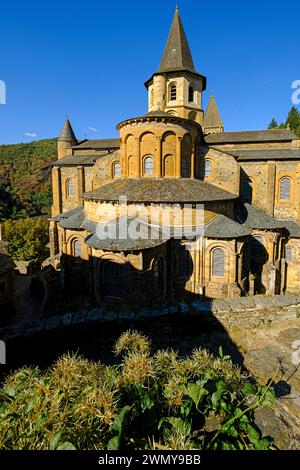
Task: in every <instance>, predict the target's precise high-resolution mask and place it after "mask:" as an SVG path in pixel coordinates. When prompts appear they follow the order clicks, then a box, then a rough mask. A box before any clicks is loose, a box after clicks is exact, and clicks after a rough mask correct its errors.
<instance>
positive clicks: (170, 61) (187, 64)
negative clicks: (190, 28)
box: [158, 8, 196, 73]
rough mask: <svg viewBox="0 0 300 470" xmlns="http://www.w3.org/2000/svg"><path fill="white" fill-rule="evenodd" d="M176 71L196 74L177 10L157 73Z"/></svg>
mask: <svg viewBox="0 0 300 470" xmlns="http://www.w3.org/2000/svg"><path fill="white" fill-rule="evenodd" d="M177 70H187V71H189V72H193V73H196V71H195V67H194V63H193V58H192V54H191V51H190V46H189V43H188V40H187V38H186V34H185V32H184V28H183V24H182V21H181V18H180V15H179V10H178V8H176V11H175V15H174V18H173V23H172V26H171V30H170V33H169V37H168V40H167V43H166V46H165V50H164V53H163V56H162V60H161V63H160V66H159V69H158V73H162V72H170V71H177Z"/></svg>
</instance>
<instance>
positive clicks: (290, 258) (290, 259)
mask: <svg viewBox="0 0 300 470" xmlns="http://www.w3.org/2000/svg"><path fill="white" fill-rule="evenodd" d="M285 261H286V263H287V264H292V262H293V250H292V248H291V247H290V246H287V247H286V248H285Z"/></svg>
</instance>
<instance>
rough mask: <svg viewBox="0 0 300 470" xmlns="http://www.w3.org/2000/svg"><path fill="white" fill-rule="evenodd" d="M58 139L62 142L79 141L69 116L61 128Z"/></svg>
mask: <svg viewBox="0 0 300 470" xmlns="http://www.w3.org/2000/svg"><path fill="white" fill-rule="evenodd" d="M58 140H59V141H61V142H77V139H76V136H75V134H74V131H73V129H72V126H71V123H70V121H69V119H68V118H66V120H65V122H64V126H63V128H62V130H61V133H60V136H59V138H58Z"/></svg>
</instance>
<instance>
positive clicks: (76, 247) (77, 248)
mask: <svg viewBox="0 0 300 470" xmlns="http://www.w3.org/2000/svg"><path fill="white" fill-rule="evenodd" d="M81 252H82V245H81V240H78V239H77V240H74V242H73V253H72V254H73V256H74V258H81Z"/></svg>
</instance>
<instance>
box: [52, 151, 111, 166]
mask: <svg viewBox="0 0 300 470" xmlns="http://www.w3.org/2000/svg"><path fill="white" fill-rule="evenodd" d="M105 155H109V154H108V152H107V151H106V150H105V151H103V153H102V154H100V155H99V154H98V155H95V154H93V155H68V156H67V157H64V158H60V159H59V160H56V161H55V162H53V163H51V165H52V166H78V165H89V166H93V165H94V164H95V162H96V161H97V160H98V159H99V158H102V157H104V156H105Z"/></svg>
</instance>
